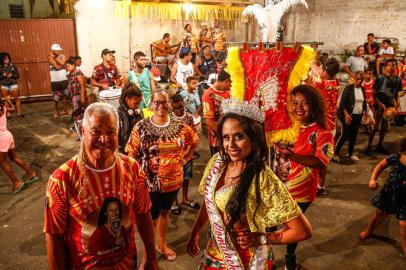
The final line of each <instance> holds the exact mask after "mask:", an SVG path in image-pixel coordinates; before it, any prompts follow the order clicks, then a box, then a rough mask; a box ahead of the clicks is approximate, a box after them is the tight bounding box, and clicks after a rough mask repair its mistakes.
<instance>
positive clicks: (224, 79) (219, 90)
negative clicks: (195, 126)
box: [202, 70, 231, 155]
mask: <svg viewBox="0 0 406 270" xmlns="http://www.w3.org/2000/svg"><path fill="white" fill-rule="evenodd" d="M230 78H231V77H230V74H228V73H227V72H226V71H225V70H221V71H220V74H219V75H218V77H217V81H216V82H215V83H213V84H212V85H211V86H210V87H209V88H208V89H206V91H205V92H204V94H203V97H202V103H203V119H204V121H205V123H206V125H207V133H208V138H209V145H210V154H211V155H214V154H215V153H217V152H218V144H217V140H216V133H217V121H218V120H219V119H220V117H221V115H222V110H221V103H222V101H223V100H224V99H229V98H230V87H231V79H230Z"/></svg>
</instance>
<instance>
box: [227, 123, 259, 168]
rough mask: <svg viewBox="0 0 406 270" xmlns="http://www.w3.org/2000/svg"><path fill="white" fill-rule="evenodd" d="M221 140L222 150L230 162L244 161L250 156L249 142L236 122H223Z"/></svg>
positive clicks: (239, 124) (250, 147)
mask: <svg viewBox="0 0 406 270" xmlns="http://www.w3.org/2000/svg"><path fill="white" fill-rule="evenodd" d="M222 138H223V147H224V150H225V152H226V153H227V154H228V155H229V157H230V159H231V161H244V160H245V159H246V158H247V157H248V156H249V155H250V154H251V152H252V144H251V140H250V138H248V136H247V134H246V133H245V132H244V129H243V127H242V125H241V123H240V122H239V121H238V120H236V119H232V118H229V119H227V120H226V121H225V122H224V124H223V130H222Z"/></svg>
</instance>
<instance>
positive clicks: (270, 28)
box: [242, 0, 308, 42]
mask: <svg viewBox="0 0 406 270" xmlns="http://www.w3.org/2000/svg"><path fill="white" fill-rule="evenodd" d="M275 2H277V0H270V1H269V3H268V5H266V6H265V7H263V6H261V5H258V4H255V5H251V6H248V7H246V8H245V9H244V10H243V12H242V15H243V16H249V15H252V16H254V17H255V18H256V19H257V22H258V24H259V26H260V27H261V34H262V41H263V42H275V41H276V39H277V37H278V28H279V25H280V23H281V20H282V17H283V15H284V14H285V13H286V12H287V11H288V10H289V9H290V8H291V7H292V6H295V5H298V4H302V5H304V6H305V7H306V9H307V8H308V6H307V2H306V1H305V0H281V1H278V2H277V3H275Z"/></svg>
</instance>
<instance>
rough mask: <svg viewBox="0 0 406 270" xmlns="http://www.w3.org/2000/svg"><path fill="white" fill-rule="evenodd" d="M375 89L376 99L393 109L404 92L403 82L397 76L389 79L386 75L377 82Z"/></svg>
mask: <svg viewBox="0 0 406 270" xmlns="http://www.w3.org/2000/svg"><path fill="white" fill-rule="evenodd" d="M373 89H375V91H376V98H377V99H378V100H379V101H380V102H381V103H382V104H383V105H385V106H386V107H393V105H394V104H393V103H394V101H395V99H396V98H397V96H398V92H400V91H402V81H401V80H400V79H399V77H397V76H392V77H390V78H389V77H387V76H386V75H385V74H382V75H381V76H379V78H378V79H376V80H375V83H374V86H373Z"/></svg>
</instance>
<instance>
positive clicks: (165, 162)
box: [125, 117, 199, 193]
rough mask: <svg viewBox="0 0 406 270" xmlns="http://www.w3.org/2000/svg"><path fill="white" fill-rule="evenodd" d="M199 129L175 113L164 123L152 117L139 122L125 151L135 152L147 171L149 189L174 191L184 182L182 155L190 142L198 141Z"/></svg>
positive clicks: (152, 190) (151, 190) (163, 191)
mask: <svg viewBox="0 0 406 270" xmlns="http://www.w3.org/2000/svg"><path fill="white" fill-rule="evenodd" d="M198 140H199V139H198V137H197V135H196V133H195V132H194V131H193V130H192V129H191V128H190V127H189V126H188V125H186V124H185V123H184V122H183V121H180V120H177V119H175V118H173V117H170V118H169V122H168V123H167V124H165V125H163V126H159V125H156V124H154V123H153V122H152V120H151V118H150V117H149V118H147V119H144V120H141V121H140V122H138V123H137V124H136V125H135V126H134V128H133V130H132V131H131V135H130V139H129V141H128V144H127V146H126V147H125V151H126V152H127V153H128V154H135V155H136V156H137V160H139V161H140V163H141V166H142V169H143V170H144V172H145V174H146V180H147V181H146V184H147V187H148V191H149V192H161V193H165V192H171V191H175V190H177V189H179V188H180V187H181V185H182V182H183V156H184V154H185V151H186V149H187V147H188V145H191V144H196V143H197V142H198Z"/></svg>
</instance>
